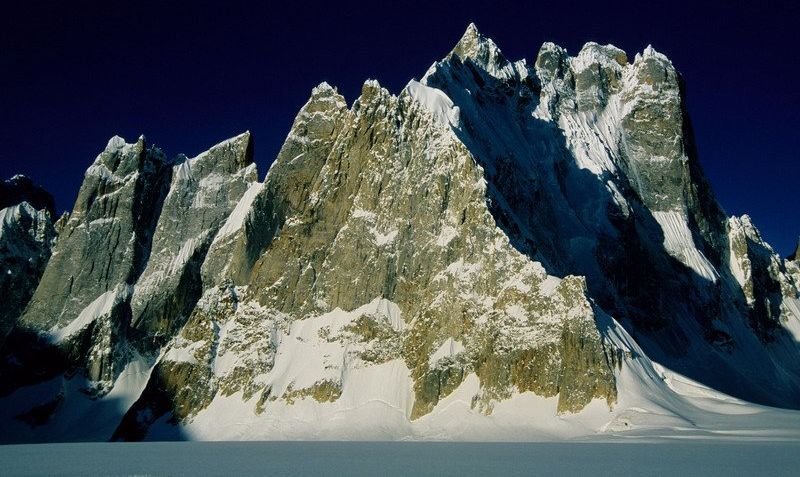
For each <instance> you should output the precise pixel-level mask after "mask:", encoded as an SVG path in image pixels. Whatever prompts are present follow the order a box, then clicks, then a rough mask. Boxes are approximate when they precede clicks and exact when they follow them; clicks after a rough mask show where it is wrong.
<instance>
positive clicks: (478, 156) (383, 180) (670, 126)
mask: <svg viewBox="0 0 800 477" xmlns="http://www.w3.org/2000/svg"><path fill="white" fill-rule="evenodd" d="M432 56H434V57H435V56H436V54H435V52H434V53H433V54H432ZM252 159H253V140H252V137H251V136H250V134H249V133H244V134H242V135H239V136H236V137H234V138H232V139H229V140H227V141H223V142H221V143H219V144H217V145H215V146H213V147H211V148H210V149H209V150H208V151H206V152H204V153H201V154H199V155H197V156H196V157H194V158H191V159H189V158H186V157H185V156H179V159H178V160H174V161H170V160H167V159H166V158H165V156H164V155H163V154H162V153H161V152H160V151H158V150H157V149H155V148H152V147H150V148H147V147H146V146H145V144H144V140H143V139H141V140H140V141H138V142H136V143H135V144H127V143H125V141H124V140H122V139H121V138H119V139H112V141H111V142H110V143H109V146H108V147H107V148H106V150H104V151H103V152H102V153H101V154H100V156H99V157H98V159H97V161H95V163H94V164H93V165H92V166H91V167H90V168H89V171H88V172H87V174H86V176H85V180H84V183H83V185H82V186H81V190H80V193H79V195H78V200H77V201H76V204H75V207H74V209H73V211H72V213H71V214H70V215H69V216H67V217H66V218H65V219H63V220H62V221H60V224H59V226H58V228H57V229H58V237H57V238H56V239H55V243H54V244H53V241H52V240H50V241H48V240H38V241H34V243H32V245H34V246H35V247H34V249H35V250H38V251H39V252H40V253H39V255H36V256H37V257H40V258H42V260H40V261H39V262H36V261H35V260H34V262H36V263H39V264H41V266H42V267H43V268H44V270H43V271H42V270H38V269H37V270H38V271H37V270H32V272H31V273H30V276H31V277H32V278H31V279H30V280H29V281H28V282H26V284H25V286H21V287H17V288H19V289H29V290H32V293H33V296H32V297H30V296H28V297H26V296H17V295H11V294H9V292H8V290H10V288H9V287H6V288H2V286H3V285H2V284H3V283H4V282H2V281H0V293H2V296H1V297H0V298H2V299H1V300H0V305H2V304H5V303H13V304H14V305H15V310H16V311H15V313H17V314H18V315H19V317H18V319H17V315H15V316H14V317H13V319H12V320H10V321H8V322H7V325H8V326H10V327H13V330H12V331H11V332H10V334H9V335H8V339H7V340H6V342H5V343H4V344H3V345H2V349H1V350H0V354H1V355H2V357H3V359H2V360H0V376H3V378H4V379H2V380H0V422H2V429H3V431H2V432H0V441H4V442H5V441H25V440H39V441H41V440H74V439H83V440H85V439H90V438H97V439H109V438H111V439H114V440H138V439H158V438H165V437H174V436H175V435H184V436H189V437H191V438H201V439H216V440H221V439H231V438H235V439H242V438H248V439H280V438H284V439H285V438H314V439H352V438H358V439H382V440H386V439H409V438H437V439H441V438H448V437H449V438H454V439H455V438H458V439H473V440H486V439H509V438H513V439H543V438H548V439H552V438H554V437H578V436H587V435H591V436H594V437H596V436H599V435H603V434H608V433H613V434H614V435H617V434H622V435H625V434H626V432H628V431H631V430H632V431H633V432H634V433H635V434H636V435H637V436H641V435H648V433H654V432H655V433H657V432H661V431H657V429H663V428H665V427H666V428H669V432H670V433H671V434H672V435H674V434H676V433H677V434H680V435H686V436H696V435H705V434H704V433H707V432H715V433H720V432H721V433H725V432H729V433H733V434H735V435H760V434H759V432H760V431H759V430H754V429H758V425H755V424H756V422H755V421H754V420H753V419H756V418H757V420H758V422H762V421H763V419H764V418H765V416H767V417H769V418H770V419H772V422H780V423H782V424H780V425H783V426H788V428H789V429H788V431H787V434H784V435H796V434H797V429H798V428H800V424H798V423H800V416H799V415H798V413H797V412H796V411H791V410H787V409H797V408H800V401H798V396H800V349H798V346H799V345H798V343H800V298H799V297H798V286H799V285H800V267H798V266H797V264H796V262H793V261H785V260H783V259H781V257H779V256H778V255H777V254H775V252H774V251H773V250H772V248H771V247H770V246H769V245H768V244H767V243H766V242H764V240H763V238H762V237H761V235H760V234H759V233H758V230H757V229H756V228H755V226H754V225H753V224H752V221H751V220H750V219H749V218H748V217H747V216H743V217H728V216H727V215H726V214H725V213H724V212H723V210H722V208H721V207H720V206H719V204H718V203H717V201H716V199H715V198H714V195H713V192H712V191H711V189H710V186H709V185H708V183H707V181H706V180H705V179H704V176H703V174H702V170H701V168H700V164H699V162H698V159H697V157H696V153H695V148H694V145H693V143H692V132H691V130H690V125H689V122H688V120H687V113H686V109H685V105H684V98H683V96H682V88H681V84H680V77H679V76H678V73H677V71H676V70H675V68H674V66H673V65H672V64H671V63H670V62H669V60H667V59H666V57H664V56H663V55H660V54H658V53H656V52H654V50H652V49H651V48H648V49H646V50H645V51H644V52H643V53H641V54H637V55H636V56H635V58H634V60H633V62H631V61H629V59H628V57H627V55H626V54H625V53H624V52H623V51H622V50H620V49H618V48H616V47H614V46H612V45H599V44H597V43H591V42H590V43H587V44H586V45H585V46H584V47H583V48H582V49H581V50H580V52H578V53H577V54H576V55H575V56H570V55H569V54H568V53H567V52H566V50H564V49H563V48H561V47H558V46H556V45H555V44H552V43H545V44H544V45H543V46H542V48H541V49H540V51H539V54H538V56H537V59H536V62H535V64H534V65H533V66H529V65H528V64H527V63H526V62H525V61H523V60H521V61H518V62H515V63H510V62H509V61H507V60H506V59H505V58H504V57H503V55H502V53H501V52H500V49H499V48H498V47H497V45H496V44H495V43H494V42H493V41H492V40H490V39H488V38H486V37H484V36H482V35H481V34H480V33H479V32H478V30H477V28H475V26H474V25H470V26H469V27H468V28H467V31H466V32H465V33H464V35H463V37H462V38H461V39H460V41H459V42H458V44H457V45H456V47H455V48H454V50H453V51H452V52H451V53H450V54H449V55H447V57H446V58H445V59H443V60H441V61H438V62H436V63H434V64H433V66H432V67H431V68H430V69H429V70H428V72H427V73H426V74H425V75H424V76H423V77H422V79H421V80H420V81H415V80H411V81H409V83H408V84H407V86H406V87H405V88H404V89H403V91H402V92H400V93H399V94H396V95H393V94H390V92H389V91H388V90H386V89H385V88H383V87H382V86H381V85H380V84H379V83H378V82H377V81H374V80H367V81H365V83H364V85H363V87H362V91H361V94H360V96H359V98H357V99H356V100H355V101H354V102H353V104H352V107H350V108H348V107H347V103H346V102H345V100H344V98H343V97H342V96H341V95H340V94H339V93H338V92H337V90H336V89H335V88H333V87H331V86H330V85H328V84H327V83H321V84H320V85H318V86H317V87H315V88H314V89H313V90H312V92H311V95H310V98H309V100H308V101H307V102H306V104H305V105H304V106H303V107H302V108H301V110H300V111H299V113H298V114H297V116H296V118H295V120H294V122H293V124H292V126H291V130H290V131H289V133H288V135H287V137H286V141H285V142H284V144H283V146H282V147H281V150H280V152H279V153H278V156H277V157H276V159H275V161H274V162H273V164H272V165H271V167H270V169H269V172H268V173H267V175H266V178H265V179H264V181H261V182H260V181H259V180H258V177H257V174H256V169H255V165H254V164H253V163H252ZM4 210H5V211H8V210H10V209H9V208H7V209H4ZM17 212H19V213H17ZM22 212H23V211H22V210H17V209H15V210H14V213H13V214H11V215H6V216H7V217H12V219H13V220H9V221H8V223H9V224H12V225H13V226H14V227H15V228H14V230H16V231H17V232H19V235H17V236H23V235H24V236H29V237H33V236H36V237H39V236H41V237H42V238H43V239H47V238H48V237H50V238H51V239H52V236H51V235H47V233H42V234H40V235H37V234H36V233H34V232H33V231H35V230H42V231H44V232H46V231H47V230H50V229H47V227H46V224H47V223H46V222H45V223H44V227H39V228H38V229H37V228H36V227H35V226H33V224H34V223H35V221H34V220H27V221H26V219H23V218H24V217H29V216H30V214H27V215H26V214H23V213H22ZM6 214H8V213H7V212H6ZM44 215H46V214H44ZM3 223H4V224H5V223H6V221H5V219H4V221H3ZM20 224H21V226H20ZM9 230H10V229H9ZM6 236H11V235H6V232H5V229H4V231H3V234H2V235H0V238H3V237H6ZM1 245H2V243H0V246H1ZM0 250H1V249H0ZM51 253H52V256H51V255H50V254H51ZM10 256H11V255H9V257H10ZM13 256H14V257H19V256H20V254H16V255H13ZM23 256H24V257H25V258H26V259H27V258H29V255H25V254H23ZM48 257H49V260H48ZM26 263H32V262H26ZM0 265H2V266H3V267H9V268H14V270H22V268H21V267H22V266H23V261H14V260H12V259H4V258H3V256H2V255H0ZM45 265H46V266H45ZM25 273H27V272H25ZM8 276H14V277H16V276H22V274H19V273H18V274H13V273H12V274H11V275H8ZM25 276H28V275H25ZM33 290H35V291H33ZM9 297H10V298H9ZM26 299H29V303H27V304H26V303H22V301H23V300H26ZM20 303H21V304H20ZM726 393H727V394H730V395H733V396H735V397H737V398H739V399H733V398H731V397H730V396H729V395H726ZM30 396H39V398H38V399H34V400H31V399H30V398H29V397H30ZM34 401H35V402H34ZM746 401H754V402H757V403H760V404H768V405H770V406H776V407H780V408H784V409H777V408H774V407H773V408H766V407H759V406H756V405H754V404H750V403H748V402H746ZM742 416H745V417H742ZM746 416H756V417H751V418H748V417H746Z"/></svg>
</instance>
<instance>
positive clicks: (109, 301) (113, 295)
mask: <svg viewBox="0 0 800 477" xmlns="http://www.w3.org/2000/svg"><path fill="white" fill-rule="evenodd" d="M132 293H133V286H131V285H128V284H120V285H117V286H116V287H115V288H114V289H113V290H109V291H107V292H105V293H103V294H102V295H100V296H99V297H97V298H95V300H94V301H93V302H91V303H90V304H89V305H88V306H87V307H86V308H84V309H83V310H82V311H81V312H80V314H79V315H78V317H77V318H75V319H74V320H72V321H71V322H69V324H67V325H66V326H64V327H59V326H58V325H56V326H54V327H53V328H51V329H50V331H48V333H47V336H48V338H49V339H50V341H52V342H53V343H60V342H62V341H64V340H66V339H68V338H70V337H71V336H73V335H74V334H76V333H78V332H79V331H81V330H83V329H85V328H86V327H87V326H89V325H90V324H92V323H93V322H94V321H95V320H97V319H98V318H102V317H104V316H106V315H108V314H109V313H111V311H112V310H113V309H114V307H115V306H116V305H118V304H120V303H122V302H124V301H125V300H127V299H128V298H129V297H130V296H131V294H132Z"/></svg>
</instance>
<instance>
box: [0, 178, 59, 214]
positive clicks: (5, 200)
mask: <svg viewBox="0 0 800 477" xmlns="http://www.w3.org/2000/svg"><path fill="white" fill-rule="evenodd" d="M21 202H27V203H28V204H30V205H31V206H32V207H33V208H35V209H39V210H42V209H43V210H46V211H47V212H49V213H50V217H55V213H56V212H55V200H53V196H52V195H50V193H49V192H47V191H46V190H45V189H44V188H43V187H41V186H38V185H36V184H34V182H33V181H32V180H31V179H30V178H29V177H27V176H24V175H21V174H17V175H15V176H14V177H12V178H10V179H6V180H4V181H2V182H0V209H5V208H6V207H10V206H12V205H17V204H19V203H21Z"/></svg>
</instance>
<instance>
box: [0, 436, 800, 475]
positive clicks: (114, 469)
mask: <svg viewBox="0 0 800 477" xmlns="http://www.w3.org/2000/svg"><path fill="white" fill-rule="evenodd" d="M799 464H800V443H798V442H787V441H782V442H775V441H742V440H723V439H716V440H706V439H692V440H680V439H676V440H669V441H662V442H657V441H653V440H649V439H648V440H643V441H638V442H631V441H629V440H628V441H624V442H619V441H617V442H614V441H609V442H560V443H553V442H546V443H527V444H523V443H452V442H447V443H446V442H145V443H125V444H121V443H84V444H35V445H11V446H0V467H1V468H2V469H3V474H4V475H8V476H23V475H270V474H273V475H386V476H392V475H437V476H446V475H459V476H460V475H507V476H508V475H590V474H591V475H598V474H599V475H664V476H669V475H680V476H686V475H704V476H713V475H724V476H732V475H797V469H798V465H799Z"/></svg>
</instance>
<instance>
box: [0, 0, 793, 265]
mask: <svg viewBox="0 0 800 477" xmlns="http://www.w3.org/2000/svg"><path fill="white" fill-rule="evenodd" d="M14 3H15V5H12V4H11V2H5V3H4V5H3V7H2V14H0V125H1V126H2V127H1V128H0V142H1V143H2V147H0V176H1V177H8V176H11V175H13V174H14V173H25V174H27V175H30V176H31V177H32V178H33V179H34V180H35V181H37V182H39V183H41V184H42V185H44V186H45V187H46V188H47V189H48V190H50V191H51V192H52V193H53V194H54V195H55V197H56V202H57V207H58V208H59V209H60V210H63V209H71V208H72V203H73V201H74V199H75V196H76V194H77V191H78V187H79V186H80V182H81V180H82V175H83V171H84V170H85V169H86V168H87V167H88V166H89V164H90V163H91V162H92V160H93V159H94V157H95V156H96V155H97V153H98V152H99V151H100V150H102V149H103V147H104V146H105V144H106V141H107V140H108V138H109V137H111V136H112V135H114V134H119V135H121V136H123V137H124V138H126V139H127V140H128V141H133V140H134V139H135V138H136V137H138V136H139V135H140V134H144V135H145V136H146V137H147V138H148V141H149V142H151V143H155V144H157V145H158V146H159V147H161V148H162V149H164V151H165V152H166V153H167V155H169V156H174V155H176V154H178V153H181V152H182V153H186V154H187V155H190V156H192V155H195V154H197V153H199V152H201V151H203V150H205V149H207V148H208V147H210V146H211V145H213V144H215V143H217V142H219V141H221V140H223V139H226V138H228V137H230V136H233V135H235V134H237V133H239V132H242V131H244V130H250V131H252V132H253V134H254V137H255V141H256V149H255V151H256V161H257V162H258V164H259V168H260V171H261V174H262V176H263V174H264V173H265V172H266V169H267V167H268V165H269V164H270V162H271V161H272V159H273V158H274V156H275V154H276V153H277V151H278V149H279V148H280V145H281V143H282V142H283V139H284V137H285V135H286V133H287V132H288V130H289V128H290V126H291V123H292V120H293V118H294V115H295V114H296V112H297V111H298V109H299V108H300V107H301V106H302V105H303V103H304V102H305V101H306V99H307V98H308V96H309V93H310V90H311V88H312V87H313V86H315V85H316V84H318V83H320V82H321V81H323V80H325V81H328V82H329V83H331V84H332V85H335V86H337V87H338V88H339V90H340V91H341V92H342V93H343V94H344V95H345V97H346V98H347V100H348V102H352V100H353V99H355V97H356V96H357V94H358V91H359V90H360V87H361V84H362V83H363V81H364V80H365V79H367V78H376V79H378V80H379V81H380V82H381V84H383V85H384V86H386V87H388V88H389V90H390V91H392V92H395V93H397V92H399V91H400V90H401V89H402V88H403V86H404V85H405V84H406V82H407V81H408V80H409V79H411V78H412V77H416V78H419V77H420V76H421V75H422V74H423V73H424V72H425V70H426V69H427V68H428V66H430V64H431V63H433V61H435V60H437V59H440V58H441V57H443V56H444V55H445V54H446V53H447V52H448V51H449V50H450V49H451V48H452V47H453V46H454V45H455V43H456V41H457V40H458V39H459V37H460V36H461V34H462V33H463V31H464V29H465V28H466V26H467V24H468V23H469V22H470V21H473V22H475V23H476V24H477V25H478V28H479V29H480V30H481V32H482V33H484V34H485V35H487V36H489V37H491V38H493V39H494V40H495V41H496V42H497V44H498V45H499V46H500V48H501V49H502V50H503V52H504V54H505V55H506V56H507V57H508V58H509V59H519V58H523V57H524V58H528V59H529V60H530V61H533V60H534V59H535V56H536V52H537V50H538V48H539V46H540V45H541V43H542V42H543V41H553V42H555V43H558V44H560V45H562V46H564V47H566V48H567V49H568V50H569V51H570V52H571V53H573V54H574V53H577V51H578V50H579V49H580V46H581V45H582V44H583V43H584V42H586V41H589V40H593V41H597V42H600V43H613V44H615V45H616V46H618V47H620V48H622V49H624V50H626V51H627V52H628V54H629V56H630V57H633V55H634V54H635V53H636V52H637V51H641V50H642V49H644V47H645V46H647V45H648V44H650V43H651V44H653V46H654V47H655V48H656V49H657V50H659V51H661V52H663V53H665V54H667V56H669V57H670V58H671V59H672V61H673V63H674V64H675V65H676V67H677V68H678V69H679V70H680V71H681V73H682V74H683V75H684V78H685V79H686V83H687V95H688V96H687V103H688V108H689V112H690V114H691V116H692V120H693V124H694V127H695V131H696V136H697V142H698V149H699V155H700V162H701V164H702V166H703V168H704V169H705V171H706V173H707V175H708V176H709V178H710V180H711V183H712V185H713V186H714V188H715V191H716V193H717V196H718V198H719V200H720V202H721V203H722V205H723V207H724V208H725V210H726V211H727V212H728V213H729V214H742V213H749V214H750V215H751V216H752V217H753V220H754V221H755V223H756V225H757V226H758V227H759V228H760V229H761V231H762V234H763V235H764V236H765V237H766V239H767V240H768V241H769V242H770V243H772V244H773V246H774V247H775V248H776V249H777V250H778V251H779V252H780V253H782V254H787V253H789V252H790V251H791V250H792V249H793V248H794V245H795V243H796V241H797V237H798V234H800V191H799V190H800V152H798V151H800V132H798V127H800V86H798V83H799V82H800V81H799V80H800V45H799V44H800V41H798V40H800V27H799V26H798V25H800V7H798V5H797V3H795V2H770V1H764V0H760V1H756V2H733V1H731V2H719V3H717V2H700V1H694V2H686V3H685V4H683V5H682V4H681V3H680V2H677V1H672V2H659V1H642V0H640V1H636V2H629V3H625V2H608V1H599V0H595V1H592V2H570V1H565V0H561V1H530V2H505V1H492V2H490V1H482V2H470V1H459V2H435V1H433V0H429V1H422V2H417V1H408V2H388V1H378V0H372V1H368V2H360V3H352V4H349V3H347V2H344V1H328V2H302V1H294V2H284V3H276V2H270V1H266V2H249V3H250V4H248V3H244V2H236V1H230V2H221V1H220V2H205V1H195V2H186V4H184V5H182V4H179V3H178V2H146V1H131V2H129V4H126V3H123V2H117V1H106V2H102V3H101V2H96V3H93V2H80V1H78V2H55V1H52V2H22V1H18V2H14ZM700 3H702V5H699V4H700ZM22 4H25V5H22ZM47 4H52V5H47ZM167 4H168V5H167Z"/></svg>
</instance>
